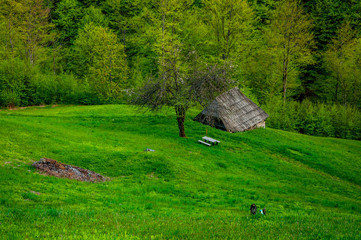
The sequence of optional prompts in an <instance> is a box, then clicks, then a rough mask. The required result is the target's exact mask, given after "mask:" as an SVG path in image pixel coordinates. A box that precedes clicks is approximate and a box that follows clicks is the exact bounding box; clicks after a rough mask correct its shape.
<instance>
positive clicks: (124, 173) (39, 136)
mask: <svg viewBox="0 0 361 240" xmlns="http://www.w3.org/2000/svg"><path fill="white" fill-rule="evenodd" d="M196 114H197V110H192V111H191V112H190V113H189V116H188V119H187V122H186V131H187V135H188V138H185V139H183V138H179V137H178V132H177V126H176V121H175V118H174V116H173V113H172V110H169V111H168V110H165V111H163V112H161V113H157V114H153V113H144V111H142V110H139V109H136V108H133V107H130V106H126V105H109V106H87V107H85V106H57V107H54V108H53V107H45V108H38V107H33V108H27V109H22V110H16V111H10V110H3V111H0V238H3V239H25V238H29V239H35V238H53V239H144V238H145V239H178V238H181V239H207V238H209V239H248V238H259V239H275V238H277V239H290V238H297V239H334V238H336V239H337V238H342V239H357V238H361V234H360V232H361V208H360V206H361V158H360V156H361V144H360V142H359V141H351V140H343V139H333V138H319V137H310V136H305V135H300V134H295V133H289V132H283V131H280V130H273V129H258V130H254V131H250V132H245V133H236V134H230V133H226V132H222V131H219V130H216V129H211V128H208V135H209V136H211V137H214V138H216V139H218V140H220V141H221V144H220V145H219V146H215V147H210V148H209V147H206V146H203V145H199V144H198V143H197V140H198V139H200V138H201V137H202V136H204V135H205V132H206V127H205V126H204V125H201V124H199V123H197V122H193V121H191V118H192V117H194V116H195V115H196ZM146 148H151V149H154V150H155V152H145V151H144V150H145V149H146ZM41 157H48V158H53V159H56V160H58V161H60V162H63V163H66V164H72V165H76V166H80V167H82V168H87V169H90V170H93V171H96V172H98V173H100V174H103V175H106V176H109V177H111V179H112V180H111V181H109V182H102V183H88V182H79V181H75V180H69V179H58V178H55V177H50V176H44V175H41V174H39V173H38V172H37V171H36V170H35V169H33V168H32V167H31V166H30V164H31V163H32V162H33V161H37V160H39V159H40V158H41ZM252 203H256V205H257V206H259V207H262V208H263V207H266V208H267V215H266V216H262V215H259V214H258V215H256V216H251V215H250V214H249V206H250V205H251V204H252Z"/></svg>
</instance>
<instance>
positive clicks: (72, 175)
mask: <svg viewBox="0 0 361 240" xmlns="http://www.w3.org/2000/svg"><path fill="white" fill-rule="evenodd" d="M32 166H34V167H35V168H37V169H39V170H40V172H42V173H45V174H46V175H51V176H55V177H59V178H69V179H76V180H79V181H87V182H101V181H107V180H109V178H107V177H104V176H102V175H100V174H98V173H95V172H93V171H90V170H87V169H83V168H80V167H76V166H72V165H66V164H63V163H60V162H57V161H56V160H53V159H49V158H41V159H40V161H38V162H35V163H33V164H32Z"/></svg>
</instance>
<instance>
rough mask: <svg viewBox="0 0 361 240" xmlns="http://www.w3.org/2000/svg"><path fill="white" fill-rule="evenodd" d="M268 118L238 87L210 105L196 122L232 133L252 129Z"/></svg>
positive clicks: (217, 98) (197, 117)
mask: <svg viewBox="0 0 361 240" xmlns="http://www.w3.org/2000/svg"><path fill="white" fill-rule="evenodd" d="M266 118H268V114H267V113H266V112H265V111H263V110H262V109H261V108H260V107H258V106H257V105H256V104H255V103H254V102H252V101H251V100H250V99H249V98H247V97H246V96H245V95H244V94H243V93H241V92H240V90H239V89H238V88H237V87H236V88H233V89H231V90H229V91H228V92H225V93H223V94H221V95H219V96H218V97H216V99H215V100H214V101H213V102H212V103H211V104H209V105H208V106H207V107H206V108H205V109H204V110H203V111H202V112H201V113H200V114H198V115H197V116H196V117H195V119H194V120H195V121H198V122H201V123H203V124H207V125H210V126H214V127H217V128H220V129H223V130H226V131H230V132H241V131H245V130H248V129H252V128H253V127H254V126H255V125H256V124H258V123H261V122H263V121H264V120H266Z"/></svg>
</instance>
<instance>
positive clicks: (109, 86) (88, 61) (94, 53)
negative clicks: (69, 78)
mask: <svg viewBox="0 0 361 240" xmlns="http://www.w3.org/2000/svg"><path fill="white" fill-rule="evenodd" d="M73 57H74V60H75V61H74V63H73V64H74V65H73V66H72V69H73V71H74V72H75V73H76V75H77V76H78V77H80V78H85V79H87V80H88V82H89V84H90V85H91V86H92V88H93V89H94V91H95V92H96V93H97V95H98V96H99V97H100V98H102V99H104V100H108V99H112V98H117V97H119V96H120V94H121V92H120V91H121V89H125V88H126V87H127V81H126V80H127V74H128V67H127V64H126V56H125V53H124V47H123V45H122V44H120V43H119V42H118V41H117V36H116V35H115V34H114V33H112V32H111V31H110V30H109V29H107V28H103V27H99V26H95V25H94V24H93V23H90V24H88V25H86V26H85V27H84V29H83V30H81V31H80V33H79V36H78V38H77V39H76V41H75V43H74V53H73Z"/></svg>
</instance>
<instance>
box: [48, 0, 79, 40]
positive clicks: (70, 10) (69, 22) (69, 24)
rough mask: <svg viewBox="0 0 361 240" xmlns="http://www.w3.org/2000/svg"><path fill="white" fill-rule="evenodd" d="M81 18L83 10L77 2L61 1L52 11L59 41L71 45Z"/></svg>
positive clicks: (75, 0) (73, 0) (72, 0)
mask: <svg viewBox="0 0 361 240" xmlns="http://www.w3.org/2000/svg"><path fill="white" fill-rule="evenodd" d="M82 18H83V8H82V6H81V4H80V3H79V2H78V1H77V0H62V1H61V2H59V3H58V4H57V8H56V9H55V11H54V19H53V22H54V24H55V26H56V27H57V29H58V31H59V41H60V43H62V44H66V45H71V44H72V43H73V42H74V40H75V38H76V36H77V34H78V28H79V26H80V23H81V19H82Z"/></svg>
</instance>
